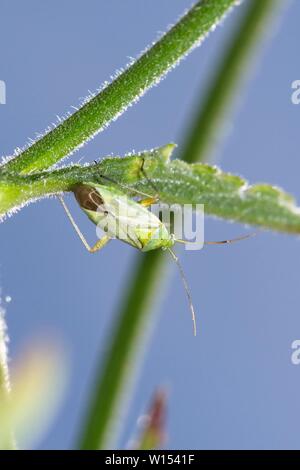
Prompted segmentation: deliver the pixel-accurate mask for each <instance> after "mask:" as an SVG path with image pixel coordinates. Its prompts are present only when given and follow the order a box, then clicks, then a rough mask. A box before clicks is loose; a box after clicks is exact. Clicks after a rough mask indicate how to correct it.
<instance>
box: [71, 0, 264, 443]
mask: <svg viewBox="0 0 300 470" xmlns="http://www.w3.org/2000/svg"><path fill="white" fill-rule="evenodd" d="M262 1H264V0H258V1H257V0H256V1H255V2H254V3H255V5H256V8H257V9H258V11H259V12H260V15H258V16H257V17H256V21H257V22H259V23H261V16H264V17H265V19H266V18H267V15H266V13H267V12H266V11H263V10H262V9H260V8H259V3H261V2H262ZM268 3H269V2H268ZM247 18H248V19H247ZM248 22H249V24H250V25H251V27H252V31H253V32H252V33H251V31H249V33H248V34H249V36H251V34H253V36H255V39H256V41H258V40H259V36H258V34H257V28H256V23H254V22H253V19H252V13H250V12H249V13H248V15H247V17H246V19H245V24H246V25H247V24H248ZM240 36H241V31H239V32H238V34H236V36H235V38H234V41H233V44H234V45H235V44H238V48H236V46H234V49H235V51H236V52H235V53H238V57H239V58H240V59H241V58H243V57H244V53H249V52H250V50H249V44H248V43H247V44H246V45H245V44H244V43H243V40H244V37H243V35H242V38H241V37H240ZM247 37H248V36H247ZM228 55H229V56H230V55H231V52H230V51H229V52H228ZM245 62H246V59H245V58H243V63H245ZM236 70H237V71H240V72H241V70H240V68H239V67H236ZM230 76H231V78H233V76H232V75H230ZM234 79H235V83H237V82H238V76H234ZM221 80H222V77H219V82H221ZM211 101H213V102H214V115H215V118H216V117H217V115H218V103H216V102H215V101H214V100H211ZM209 111H210V110H207V111H206V112H207V113H208V115H210V114H211V113H210V112H209ZM219 112H220V114H222V116H224V102H220V106H219ZM201 115H202V113H201ZM196 127H197V126H195V127H194V129H195V132H197V131H196ZM210 136H211V133H210ZM191 138H192V136H190V139H191ZM189 147H190V146H189V144H188V143H187V145H186V148H189ZM190 152H191V151H190ZM193 152H195V153H190V154H189V155H188V154H187V153H185V155H184V158H185V159H186V160H190V161H196V160H198V161H203V160H204V158H205V156H204V154H203V153H201V151H200V152H199V151H198V150H197V149H196V146H195V147H194V150H193ZM163 262H164V257H163V254H162V253H161V252H159V251H157V252H154V253H148V254H144V255H143V257H142V258H140V259H139V261H138V263H137V265H136V270H135V275H134V277H133V278H132V281H131V284H130V285H129V286H128V287H127V293H126V296H125V298H124V299H123V301H122V302H121V307H120V311H119V315H118V318H117V321H116V324H115V328H114V330H113V332H112V340H111V344H112V346H111V348H110V349H109V351H108V353H107V355H106V357H105V361H104V364H103V367H99V370H98V376H97V378H96V386H95V392H94V394H93V396H92V397H91V402H90V404H89V409H88V414H87V419H86V422H85V426H84V431H83V433H82V437H81V442H80V447H81V448H82V449H96V448H105V447H106V446H107V442H108V436H109V430H110V429H111V427H112V423H113V422H114V419H115V416H116V412H117V410H118V409H119V407H120V406H121V404H122V403H121V399H120V398H121V397H122V394H123V389H124V385H125V382H126V378H127V372H128V367H127V366H128V358H131V357H132V355H133V351H134V350H135V348H136V344H138V343H139V341H140V337H141V335H142V333H143V325H144V322H145V319H146V318H147V317H148V316H149V314H150V313H151V309H150V306H149V301H150V299H152V298H153V296H155V288H156V280H157V279H160V274H161V270H162V268H163ZM145 279H146V280H147V282H146V283H145ZM141 295H142V296H143V298H145V299H146V301H145V304H142V303H141V302H138V301H137V299H139V297H140V296H141ZM145 306H147V308H145ZM132 318H134V321H135V323H134V324H132V323H131V321H132ZM124 325H127V327H128V325H130V328H132V331H133V333H132V334H130V335H128V336H124V337H123V336H122V331H123V328H124ZM120 337H122V338H123V339H122V341H123V343H122V350H123V354H122V355H121V354H120V355H118V351H119V344H118V339H119V338H120ZM124 358H125V360H124ZM101 363H102V361H101ZM111 363H113V364H114V369H115V370H118V375H116V376H115V377H114V378H112V377H111V370H110V364H111ZM112 380H113V387H114V392H113V393H111V381H112ZM104 409H105V415H104V419H103V415H102V414H101V413H102V412H103V410H104Z"/></svg>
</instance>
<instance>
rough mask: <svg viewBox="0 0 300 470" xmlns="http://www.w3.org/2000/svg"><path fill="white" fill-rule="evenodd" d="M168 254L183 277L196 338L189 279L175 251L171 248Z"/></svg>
mask: <svg viewBox="0 0 300 470" xmlns="http://www.w3.org/2000/svg"><path fill="white" fill-rule="evenodd" d="M168 252H169V253H170V255H171V257H172V259H173V260H174V261H175V263H176V265H177V267H178V270H179V273H180V277H181V280H182V283H183V287H184V290H185V293H186V296H187V299H188V303H189V307H190V311H191V314H192V321H193V327H194V335H195V336H196V334H197V326H196V315H195V309H194V305H193V301H192V295H191V291H190V288H189V285H188V282H187V279H186V277H185V274H184V271H183V268H182V266H181V263H180V261H179V259H178V257H177V256H176V255H175V253H174V251H172V250H171V248H168Z"/></svg>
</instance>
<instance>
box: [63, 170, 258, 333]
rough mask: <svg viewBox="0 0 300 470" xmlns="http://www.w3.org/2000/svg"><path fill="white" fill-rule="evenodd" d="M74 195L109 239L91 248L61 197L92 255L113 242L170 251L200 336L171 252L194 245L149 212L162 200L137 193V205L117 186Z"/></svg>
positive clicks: (77, 190) (82, 187)
mask: <svg viewBox="0 0 300 470" xmlns="http://www.w3.org/2000/svg"><path fill="white" fill-rule="evenodd" d="M103 178H104V179H106V180H107V181H108V182H109V181H110V182H111V183H114V182H113V181H112V180H109V178H105V177H104V176H103ZM120 186H122V185H120ZM123 186H124V185H123ZM125 188H126V187H125ZM127 189H128V188H127ZM73 192H74V195H75V198H76V200H77V202H78V204H79V206H80V207H81V209H82V210H83V211H84V212H85V213H86V215H87V216H88V218H89V219H90V220H91V221H92V222H93V223H94V224H95V225H97V227H100V228H101V229H102V230H103V231H104V232H106V233H105V235H104V236H102V238H99V240H98V241H97V242H96V243H95V245H94V246H92V247H91V246H90V245H89V244H88V242H87V241H86V239H85V237H84V236H83V234H82V233H81V231H80V229H79V227H78V226H77V224H76V222H75V221H74V219H73V217H72V215H71V213H70V211H69V209H68V207H67V206H66V204H65V202H64V200H63V198H62V197H61V196H60V197H59V198H60V201H61V203H62V205H63V207H64V209H65V211H66V214H67V216H68V218H69V220H70V221H71V224H72V225H73V227H74V229H75V231H76V232H77V234H78V236H79V238H80V239H81V241H82V243H83V244H84V246H85V247H86V249H87V250H88V251H89V252H90V253H95V252H97V251H99V250H101V249H102V248H103V247H104V246H105V245H106V244H107V243H108V242H109V241H110V240H111V239H112V238H118V239H120V240H122V241H124V242H126V243H128V244H129V245H131V246H133V247H134V248H137V249H139V250H140V251H143V252H147V251H151V250H157V249H163V250H168V252H169V253H170V255H171V256H172V258H173V260H174V261H175V262H176V264H177V266H178V268H179V271H180V275H181V278H182V281H183V285H184V288H185V292H186V295H187V298H188V302H189V306H190V311H191V314H192V320H193V325H194V334H195V335H196V318H195V310H194V307H193V303H192V298H191V294H190V289H189V286H188V283H187V280H186V277H185V274H184V271H183V269H182V266H181V264H180V262H179V260H178V258H177V256H176V255H175V253H174V252H173V251H172V249H171V247H172V246H173V245H174V244H175V243H176V242H179V243H193V242H188V241H185V240H178V239H175V238H174V235H173V234H171V233H170V232H169V231H168V229H167V227H166V226H165V225H164V224H163V223H162V222H161V221H160V219H159V218H158V217H157V216H156V215H155V214H153V213H152V212H150V211H149V210H148V209H147V207H149V206H150V205H152V204H153V203H155V202H157V200H158V198H157V197H150V196H147V195H146V194H143V193H141V192H139V191H135V192H136V193H137V194H139V195H142V196H143V198H142V199H141V200H139V201H136V200H133V199H129V198H128V196H127V195H126V194H125V193H124V192H122V191H121V190H118V189H116V188H115V186H114V185H109V184H105V185H104V184H103V185H102V184H96V183H92V182H87V183H84V184H78V185H76V186H75V187H74V190H73ZM248 237H249V235H247V236H245V237H240V238H236V239H233V240H224V241H219V242H205V243H206V244H218V245H219V244H226V243H232V242H235V241H238V240H242V239H245V238H248Z"/></svg>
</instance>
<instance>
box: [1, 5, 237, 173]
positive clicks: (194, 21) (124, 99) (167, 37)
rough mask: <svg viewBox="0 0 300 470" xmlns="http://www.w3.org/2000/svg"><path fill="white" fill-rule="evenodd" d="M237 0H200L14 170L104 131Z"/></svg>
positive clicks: (52, 158)
mask: <svg viewBox="0 0 300 470" xmlns="http://www.w3.org/2000/svg"><path fill="white" fill-rule="evenodd" d="M237 3H239V2H238V1H237V0H217V1H216V0H203V1H198V2H197V3H196V4H195V5H194V6H193V7H192V8H191V9H190V10H189V11H188V13H187V14H186V15H184V16H183V17H182V18H181V20H180V21H178V23H176V24H175V26H173V27H172V28H171V29H170V30H169V31H168V32H167V33H166V34H164V36H163V37H162V38H161V39H160V40H159V41H158V42H156V43H155V44H154V45H153V46H152V47H151V48H150V49H148V50H147V51H146V52H145V53H144V54H143V55H142V56H141V57H140V58H139V59H138V60H137V61H136V62H134V63H133V64H132V65H131V66H130V67H128V68H127V69H126V70H125V71H124V72H123V73H122V74H121V75H119V76H118V77H117V78H116V79H115V80H114V81H113V82H112V83H110V84H109V85H108V86H107V87H106V88H104V89H103V90H102V91H101V92H100V93H99V94H98V95H96V96H95V97H94V98H92V99H91V100H90V101H89V102H88V103H87V104H85V105H84V106H82V107H81V108H80V109H79V110H78V111H77V112H75V113H74V114H73V115H72V116H70V117H69V118H68V119H66V120H65V121H64V122H63V123H61V124H60V125H58V126H57V127H56V128H55V129H53V130H52V131H51V132H49V133H48V134H46V135H45V136H44V137H43V138H41V139H40V140H38V141H37V142H36V143H35V144H33V145H32V146H30V147H29V148H27V149H26V150H25V151H24V152H23V153H21V154H20V155H19V156H17V157H16V158H14V159H12V160H10V161H9V162H8V163H7V164H6V168H7V170H9V171H13V172H23V173H26V172H28V171H37V170H41V169H45V168H49V167H50V166H52V165H53V164H55V163H57V162H58V161H59V160H61V159H62V158H63V157H65V156H67V155H69V154H71V153H72V152H73V151H74V150H75V149H77V148H78V147H80V146H81V145H82V144H83V143H84V142H86V141H87V140H89V139H90V138H91V137H93V136H94V135H95V134H96V133H98V132H100V131H101V130H103V129H104V128H105V127H106V126H107V125H108V124H109V123H110V122H111V121H112V120H114V119H116V118H117V117H118V116H119V115H120V114H121V113H122V112H124V111H125V110H126V108H127V107H128V106H129V105H130V104H132V103H133V102H135V101H137V99H139V98H140V97H141V96H142V95H143V94H144V93H145V92H146V91H147V90H148V89H149V88H151V87H152V86H153V85H155V84H156V83H158V82H159V80H160V79H161V78H162V77H163V76H164V75H165V74H166V73H167V72H168V71H169V70H171V69H172V67H174V66H175V65H176V64H177V63H178V62H179V60H180V59H181V58H182V57H184V56H185V55H186V54H187V53H188V52H190V51H191V50H192V49H193V48H194V47H195V46H197V45H199V44H200V43H201V42H202V40H203V39H204V38H205V37H206V35H207V34H208V32H209V31H210V30H211V29H212V28H213V27H214V26H215V25H216V24H217V23H219V21H220V20H221V19H222V18H223V16H224V15H225V13H227V12H228V11H229V9H230V8H231V7H233V6H234V5H235V4H237Z"/></svg>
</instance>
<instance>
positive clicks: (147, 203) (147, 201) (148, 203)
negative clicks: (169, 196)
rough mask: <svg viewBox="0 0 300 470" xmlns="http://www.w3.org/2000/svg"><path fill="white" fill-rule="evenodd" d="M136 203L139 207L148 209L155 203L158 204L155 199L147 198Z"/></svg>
mask: <svg viewBox="0 0 300 470" xmlns="http://www.w3.org/2000/svg"><path fill="white" fill-rule="evenodd" d="M138 202H139V204H141V206H144V207H149V206H151V205H152V204H155V203H156V202H158V198H157V197H147V198H146V199H141V200H140V201H138Z"/></svg>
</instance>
